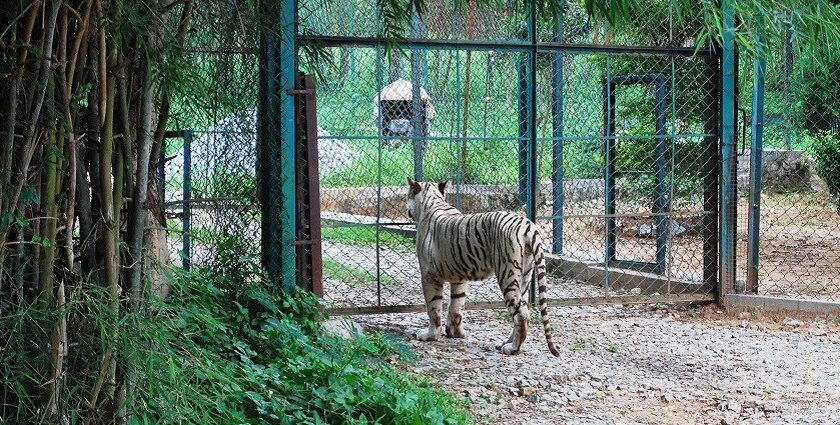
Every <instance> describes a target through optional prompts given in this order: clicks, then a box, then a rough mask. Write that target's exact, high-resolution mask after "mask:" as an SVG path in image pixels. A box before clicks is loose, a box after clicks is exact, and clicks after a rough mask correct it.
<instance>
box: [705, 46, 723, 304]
mask: <svg viewBox="0 0 840 425" xmlns="http://www.w3.org/2000/svg"><path fill="white" fill-rule="evenodd" d="M720 69H721V68H720V62H719V61H718V59H717V58H709V59H706V88H705V99H704V105H706V110H705V112H704V114H705V117H704V120H703V123H704V125H703V127H704V128H703V133H704V134H705V137H704V140H703V153H702V154H701V155H702V158H703V159H702V161H703V211H704V214H703V235H702V238H703V286H704V288H705V289H706V290H707V291H712V290H713V289H714V288H716V287H717V286H718V219H719V217H720V214H719V211H718V200H719V199H718V194H719V191H718V189H719V186H718V185H719V180H718V176H719V175H720V145H719V143H718V142H719V140H720V139H719V137H718V135H719V134H720V120H719V113H720V87H719V82H720V81H719V80H720Z"/></svg>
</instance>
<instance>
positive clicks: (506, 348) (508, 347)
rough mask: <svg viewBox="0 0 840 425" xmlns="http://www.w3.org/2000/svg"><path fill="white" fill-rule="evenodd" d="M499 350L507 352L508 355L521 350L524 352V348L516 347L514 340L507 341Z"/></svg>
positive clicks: (503, 352)
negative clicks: (517, 348)
mask: <svg viewBox="0 0 840 425" xmlns="http://www.w3.org/2000/svg"><path fill="white" fill-rule="evenodd" d="M499 351H501V352H502V354H505V355H508V356H512V355H515V354H519V353H520V352H522V350H516V349H514V348H513V343H512V342H508V343H505V344H504V345H502V347H501V348H500V349H499Z"/></svg>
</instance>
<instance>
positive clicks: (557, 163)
mask: <svg viewBox="0 0 840 425" xmlns="http://www.w3.org/2000/svg"><path fill="white" fill-rule="evenodd" d="M564 9H565V8H564ZM563 18H564V16H563V15H562V14H561V15H560V16H558V17H557V23H556V25H555V28H554V42H555V43H561V42H563ZM551 59H552V60H551V118H552V122H551V141H552V143H551V189H552V190H551V192H552V193H551V195H552V196H551V206H552V208H551V235H552V238H551V241H552V242H551V252H553V253H555V254H560V255H562V254H563V204H564V203H565V192H564V190H563V189H564V187H563V179H564V175H565V173H564V171H565V170H564V169H563V145H564V141H563V118H564V117H563V112H564V110H563V84H564V81H563V52H562V51H558V52H556V53H554V54H553V55H552V58H551Z"/></svg>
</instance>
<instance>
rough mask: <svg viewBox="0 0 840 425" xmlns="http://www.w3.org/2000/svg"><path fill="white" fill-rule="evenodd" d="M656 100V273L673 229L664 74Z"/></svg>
mask: <svg viewBox="0 0 840 425" xmlns="http://www.w3.org/2000/svg"><path fill="white" fill-rule="evenodd" d="M654 84H655V91H656V96H655V99H656V100H655V102H656V153H655V155H656V171H655V176H656V190H655V191H654V192H655V196H656V198H655V199H654V204H653V205H654V208H653V210H654V211H653V212H654V213H655V214H657V216H656V273H658V274H663V273H665V248H666V246H667V243H668V237H669V236H670V233H671V229H666V227H670V226H666V224H669V223H670V221H667V220H666V217H665V213H666V208H665V206H666V205H667V201H666V196H665V150H666V149H665V145H666V141H665V132H666V130H665V77H664V76H663V75H662V74H659V75H657V76H656V78H655V80H654Z"/></svg>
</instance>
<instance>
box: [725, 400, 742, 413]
mask: <svg viewBox="0 0 840 425" xmlns="http://www.w3.org/2000/svg"><path fill="white" fill-rule="evenodd" d="M726 410H729V411H730V412H735V413H741V403H738V402H737V401H735V400H729V401H728V402H726Z"/></svg>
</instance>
